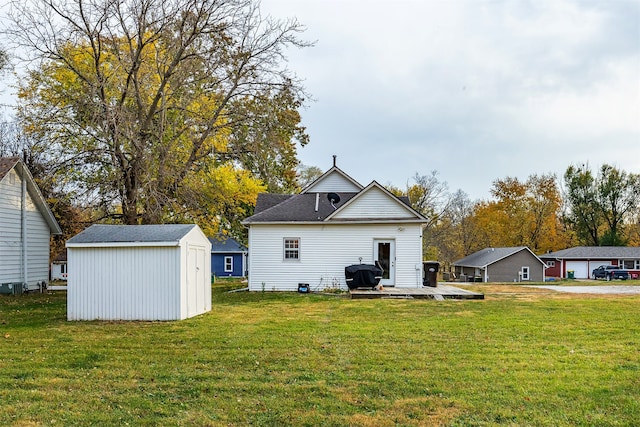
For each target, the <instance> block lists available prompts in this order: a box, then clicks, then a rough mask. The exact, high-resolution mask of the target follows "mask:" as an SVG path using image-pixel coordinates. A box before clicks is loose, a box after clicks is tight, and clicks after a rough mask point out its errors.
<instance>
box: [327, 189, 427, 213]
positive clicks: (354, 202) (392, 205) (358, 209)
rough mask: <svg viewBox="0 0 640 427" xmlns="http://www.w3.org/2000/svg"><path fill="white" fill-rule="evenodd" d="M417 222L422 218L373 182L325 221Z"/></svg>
mask: <svg viewBox="0 0 640 427" xmlns="http://www.w3.org/2000/svg"><path fill="white" fill-rule="evenodd" d="M381 219H382V220H400V221H406V220H418V221H424V218H423V217H422V216H421V215H420V214H419V213H418V212H416V211H415V210H413V209H412V208H411V207H410V206H408V205H406V204H405V203H403V202H402V201H401V200H400V199H398V198H397V197H395V196H394V195H393V194H391V193H390V192H389V191H387V190H386V189H385V188H384V187H382V186H381V185H380V184H378V183H377V182H375V181H373V182H372V183H371V184H369V186H367V188H365V189H364V190H362V191H361V192H360V193H358V194H357V195H356V196H355V197H353V198H352V199H350V200H349V201H348V202H346V203H345V204H343V205H342V206H341V207H340V208H338V209H336V211H335V212H334V213H333V214H331V215H329V217H327V219H326V221H341V220H346V221H352V220H381Z"/></svg>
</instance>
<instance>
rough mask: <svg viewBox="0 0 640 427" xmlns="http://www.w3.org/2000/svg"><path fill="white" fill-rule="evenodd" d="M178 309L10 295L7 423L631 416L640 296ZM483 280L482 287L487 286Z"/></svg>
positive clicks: (263, 300)
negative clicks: (80, 317)
mask: <svg viewBox="0 0 640 427" xmlns="http://www.w3.org/2000/svg"><path fill="white" fill-rule="evenodd" d="M232 286H234V283H233V282H229V281H217V282H216V285H215V286H214V296H213V300H214V301H213V309H212V311H211V312H210V313H207V314H205V315H203V316H199V317H197V318H192V319H188V320H184V321H179V322H67V321H66V320H65V319H66V317H65V316H66V312H65V310H66V308H65V294H64V292H60V293H55V294H49V295H38V294H35V295H25V296H19V297H7V296H2V297H0V425H8V426H12V425H15V426H39V425H43V426H73V425H80V426H87V425H100V426H103V425H135V426H140V425H142V426H144V425H149V426H156V425H162V426H193V425H195V426H208V425H211V426H218V425H221V426H222V425H257V426H281V425H308V426H318V425H328V426H344V425H354V426H359V425H360V426H385V425H389V426H392V425H407V426H409V425H451V426H492V425H518V426H520V425H535V426H545V425H547V426H576V425H577V426H580V425H584V426H632V425H637V423H638V420H640V351H639V350H638V349H640V316H638V312H639V309H640V296H621V297H610V296H602V297H594V296H581V295H570V296H567V295H563V296H557V294H555V293H552V292H543V291H538V290H531V289H530V288H529V289H526V290H525V289H524V288H520V287H516V286H505V287H504V289H505V291H504V292H502V291H501V292H495V294H492V293H491V292H493V289H495V288H486V289H488V290H491V292H487V298H486V299H485V300H484V301H444V302H442V301H441V302H438V301H433V300H355V301H353V300H350V299H347V298H343V297H340V296H319V295H299V294H293V293H285V294H283V293H247V292H241V293H226V292H224V291H225V290H226V289H228V288H230V287H232ZM478 288H479V289H481V290H482V287H480V286H479V287H478Z"/></svg>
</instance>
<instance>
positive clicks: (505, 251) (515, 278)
mask: <svg viewBox="0 0 640 427" xmlns="http://www.w3.org/2000/svg"><path fill="white" fill-rule="evenodd" d="M453 266H454V268H455V272H456V274H457V276H458V278H459V279H460V280H462V281H474V282H475V281H477V282H543V281H544V280H545V263H544V262H543V261H542V260H541V259H540V258H538V257H537V256H536V255H535V254H534V253H533V252H531V250H530V249H529V248H527V247H526V246H519V247H515V248H485V249H483V250H481V251H478V252H476V253H473V254H471V255H469V256H467V257H465V258H462V259H460V260H458V261H456V262H454V263H453Z"/></svg>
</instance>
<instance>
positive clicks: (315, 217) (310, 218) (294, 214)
mask: <svg viewBox="0 0 640 427" xmlns="http://www.w3.org/2000/svg"><path fill="white" fill-rule="evenodd" d="M316 194H318V195H319V196H318V211H317V212H316V210H315V206H316ZM327 194H328V193H303V194H297V195H294V196H289V197H287V198H282V200H283V201H281V202H280V203H278V204H276V205H273V206H271V207H269V208H267V209H265V210H260V208H262V207H264V206H267V205H268V203H266V202H264V203H263V202H262V201H261V200H260V199H261V198H271V197H272V196H274V195H273V194H265V193H263V194H259V195H258V201H257V202H256V209H255V214H254V215H253V216H251V217H249V218H247V219H246V220H245V221H244V222H245V223H247V224H250V223H256V222H272V221H282V222H316V221H317V222H320V221H323V220H324V219H325V218H326V217H328V216H329V215H331V214H332V213H333V212H334V210H335V209H334V208H333V206H331V203H330V202H329V199H328V198H327ZM356 194H357V193H340V202H338V203H335V204H334V205H335V206H336V207H340V206H342V205H344V204H345V203H346V202H347V201H349V200H351V199H352V198H353V197H355V195H356ZM276 196H282V195H276ZM270 201H271V200H270Z"/></svg>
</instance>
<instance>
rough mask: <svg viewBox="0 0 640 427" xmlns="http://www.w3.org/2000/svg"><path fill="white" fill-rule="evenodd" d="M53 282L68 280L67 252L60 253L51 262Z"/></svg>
mask: <svg viewBox="0 0 640 427" xmlns="http://www.w3.org/2000/svg"><path fill="white" fill-rule="evenodd" d="M50 274H51V280H64V281H66V280H67V276H68V275H67V250H66V249H65V250H64V251H62V252H61V253H59V254H58V255H57V256H56V257H55V258H54V259H53V261H51V273H50Z"/></svg>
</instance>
